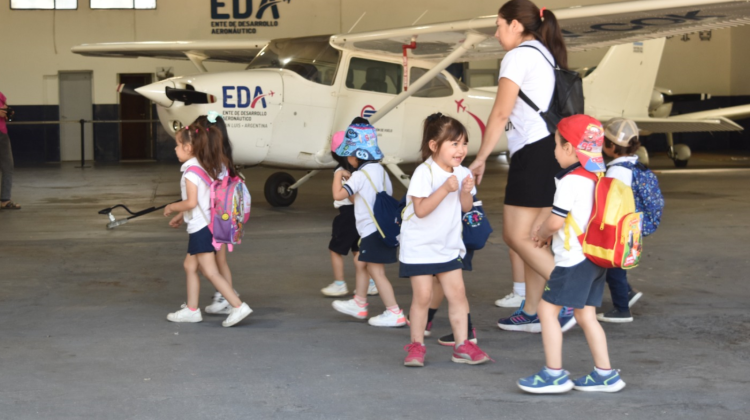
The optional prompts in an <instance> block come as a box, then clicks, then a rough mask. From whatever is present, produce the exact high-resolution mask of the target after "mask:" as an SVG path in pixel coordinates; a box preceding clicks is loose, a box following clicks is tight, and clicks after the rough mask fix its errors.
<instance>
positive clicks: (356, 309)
mask: <svg viewBox="0 0 750 420" xmlns="http://www.w3.org/2000/svg"><path fill="white" fill-rule="evenodd" d="M331 306H333V309H335V310H337V311H339V312H341V313H342V314H346V315H349V316H353V317H355V318H357V319H365V318H367V306H368V304H367V303H365V306H359V303H357V302H356V301H355V300H354V299H349V300H334V301H333V303H332V304H331Z"/></svg>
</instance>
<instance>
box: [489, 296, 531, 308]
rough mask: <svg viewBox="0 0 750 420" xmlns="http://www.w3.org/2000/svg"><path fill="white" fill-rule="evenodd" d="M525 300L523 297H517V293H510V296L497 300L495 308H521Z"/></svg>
mask: <svg viewBox="0 0 750 420" xmlns="http://www.w3.org/2000/svg"><path fill="white" fill-rule="evenodd" d="M523 300H524V297H523V296H521V295H517V294H516V292H510V294H509V295H507V296H505V297H504V298H502V299H498V300H496V301H495V306H499V307H501V308H518V307H519V306H521V303H522V302H523Z"/></svg>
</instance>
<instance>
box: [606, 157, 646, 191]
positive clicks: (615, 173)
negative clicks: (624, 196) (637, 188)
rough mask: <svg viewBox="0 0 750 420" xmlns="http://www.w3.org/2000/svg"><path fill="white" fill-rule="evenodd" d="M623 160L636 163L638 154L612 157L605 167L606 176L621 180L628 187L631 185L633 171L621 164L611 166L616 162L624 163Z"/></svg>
mask: <svg viewBox="0 0 750 420" xmlns="http://www.w3.org/2000/svg"><path fill="white" fill-rule="evenodd" d="M625 162H632V163H638V155H632V156H623V157H619V158H617V159H614V160H613V161H612V162H609V163H608V164H607V166H608V168H607V175H606V177H607V178H614V179H619V180H620V181H622V183H623V184H625V185H627V186H629V187H632V186H633V171H632V170H630V169H628V168H625V167H622V166H613V165H615V164H617V163H625Z"/></svg>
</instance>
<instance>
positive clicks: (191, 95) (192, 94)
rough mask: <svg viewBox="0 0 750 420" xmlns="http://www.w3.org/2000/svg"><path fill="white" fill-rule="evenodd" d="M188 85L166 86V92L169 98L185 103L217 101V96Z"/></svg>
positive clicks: (210, 102)
mask: <svg viewBox="0 0 750 420" xmlns="http://www.w3.org/2000/svg"><path fill="white" fill-rule="evenodd" d="M191 88H192V86H190V85H188V88H187V89H177V88H172V87H169V86H167V87H165V88H164V92H165V93H166V95H167V98H169V99H171V100H173V101H179V102H184V103H185V105H192V104H212V103H214V102H216V97H215V96H214V95H210V94H208V93H204V92H198V91H197V90H195V88H192V89H191Z"/></svg>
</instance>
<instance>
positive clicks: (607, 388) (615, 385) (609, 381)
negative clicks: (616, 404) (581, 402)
mask: <svg viewBox="0 0 750 420" xmlns="http://www.w3.org/2000/svg"><path fill="white" fill-rule="evenodd" d="M573 384H574V386H573V388H575V389H577V390H578V391H593V392H617V391H619V390H621V389H623V388H625V381H623V380H622V378H620V372H618V371H617V370H614V369H613V370H612V373H610V374H609V375H608V376H601V375H599V372H597V371H596V369H594V371H593V372H591V373H589V374H588V375H586V376H584V377H582V378H578V379H576V380H574V381H573Z"/></svg>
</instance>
